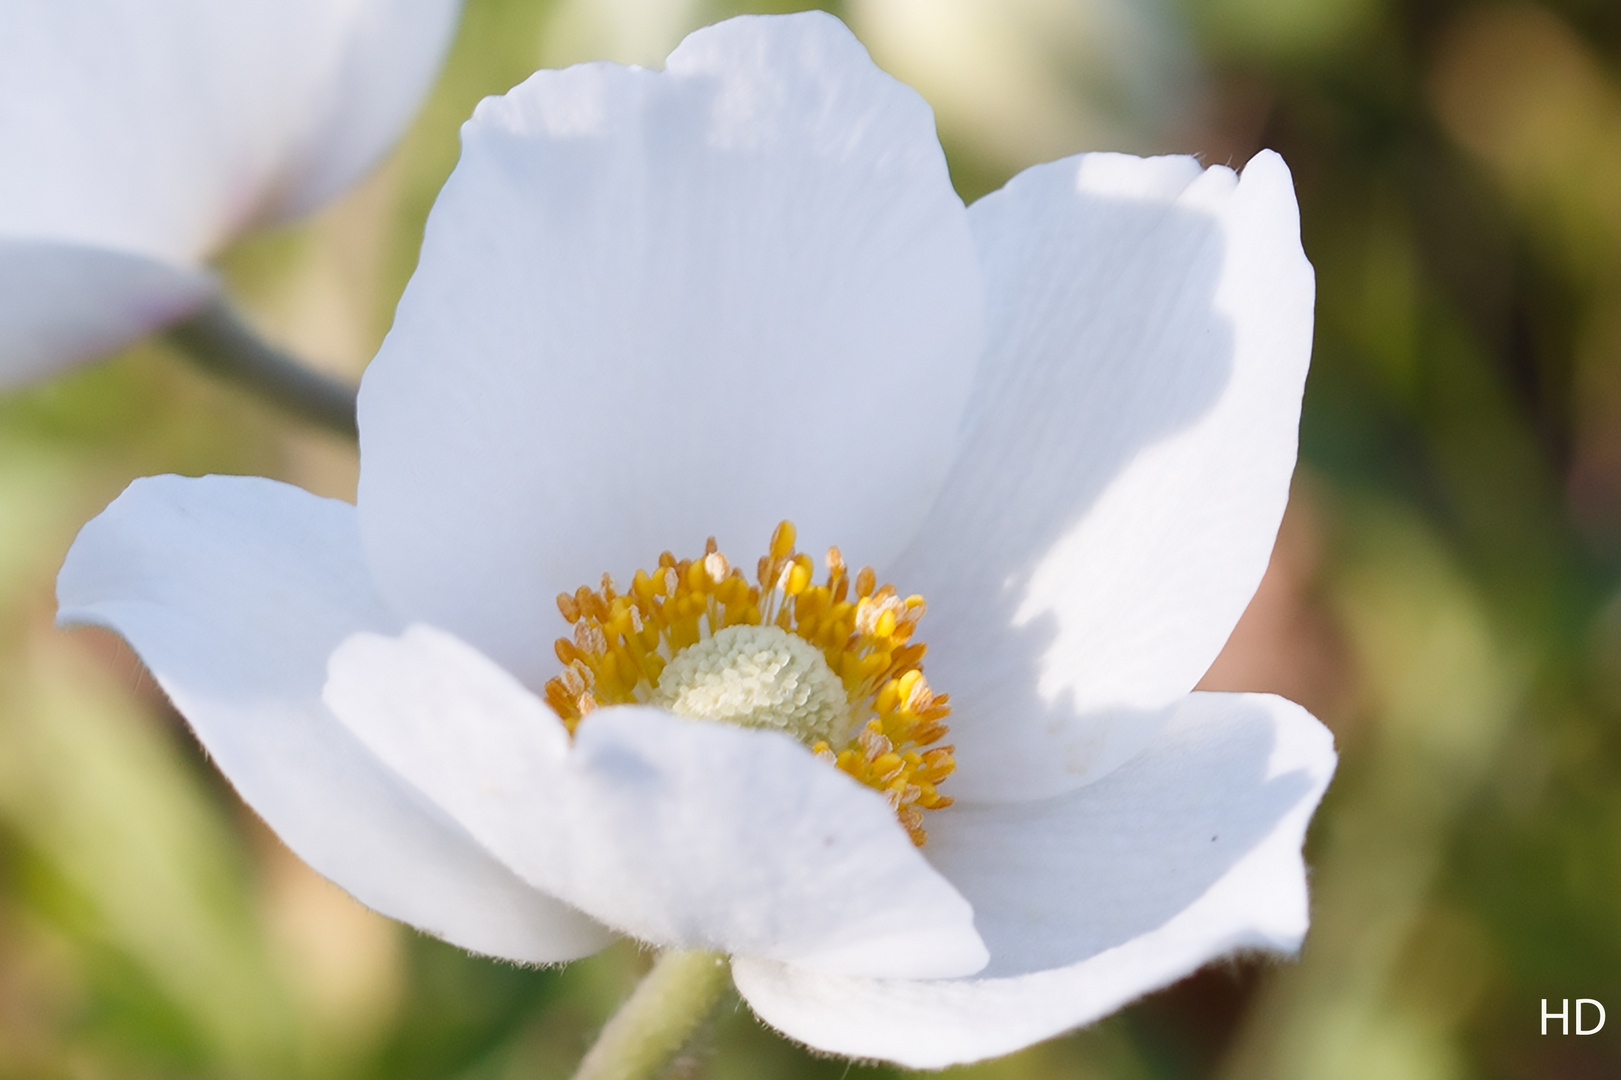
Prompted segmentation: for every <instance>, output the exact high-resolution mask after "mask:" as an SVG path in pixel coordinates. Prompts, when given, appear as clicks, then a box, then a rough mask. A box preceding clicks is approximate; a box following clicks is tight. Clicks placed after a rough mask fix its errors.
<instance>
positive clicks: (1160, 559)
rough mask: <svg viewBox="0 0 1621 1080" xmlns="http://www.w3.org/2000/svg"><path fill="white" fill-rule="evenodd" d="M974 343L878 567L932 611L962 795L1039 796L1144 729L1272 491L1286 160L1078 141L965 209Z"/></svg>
mask: <svg viewBox="0 0 1621 1080" xmlns="http://www.w3.org/2000/svg"><path fill="white" fill-rule="evenodd" d="M970 216H971V217H972V219H973V222H974V229H975V236H976V239H977V241H978V243H979V248H980V255H981V259H982V260H983V261H984V264H985V273H986V281H987V291H988V295H989V298H990V299H989V301H988V309H987V310H988V315H987V326H988V330H987V333H988V336H989V339H990V345H989V347H988V351H987V355H986V361H985V364H984V366H983V369H982V370H981V372H980V381H979V383H978V384H977V388H976V392H975V398H974V402H975V404H974V408H973V410H972V412H971V415H970V417H969V420H968V423H969V429H968V430H969V434H968V436H967V439H966V443H965V448H964V450H963V453H962V455H961V456H960V458H959V459H958V462H957V466H956V468H955V471H954V472H953V474H952V477H951V479H950V480H949V481H948V482H947V486H946V488H945V490H944V491H943V492H942V495H941V498H940V502H939V504H938V505H937V506H936V508H935V510H934V512H933V514H932V515H931V516H930V518H929V520H928V522H927V524H926V525H925V526H924V528H923V530H922V532H921V533H920V534H919V539H918V541H917V544H916V545H915V546H914V548H913V549H912V550H911V551H910V552H909V554H908V556H907V557H906V558H905V559H903V560H902V565H901V566H899V567H897V568H895V570H894V573H893V576H892V577H891V580H894V581H895V582H897V583H898V584H899V585H901V586H902V587H903V588H904V589H907V590H911V591H917V592H921V593H923V595H925V596H927V597H928V599H929V610H930V613H929V617H928V619H927V620H926V622H925V624H924V636H925V637H926V639H927V640H928V641H929V645H930V652H929V678H930V681H931V682H932V683H933V684H934V685H935V686H936V687H937V688H939V689H940V690H942V691H946V692H949V693H950V694H951V696H952V701H953V704H954V710H953V714H952V721H951V723H952V739H953V741H954V742H955V743H956V745H957V747H958V754H957V760H958V761H959V763H960V764H961V766H962V768H961V771H960V772H959V773H958V774H957V775H956V776H955V777H953V778H952V785H953V788H952V793H953V794H954V795H955V796H957V797H958V798H959V799H991V800H1000V799H1004V798H1043V797H1046V796H1049V795H1053V794H1056V793H1058V792H1061V791H1065V790H1069V789H1071V788H1073V787H1075V786H1078V785H1080V784H1083V783H1086V782H1088V781H1090V780H1092V779H1094V778H1096V777H1097V776H1100V775H1103V774H1105V773H1107V772H1108V771H1109V770H1110V769H1111V768H1113V767H1115V766H1116V765H1117V764H1119V763H1120V762H1121V761H1123V760H1126V759H1127V758H1129V757H1130V756H1131V755H1132V754H1133V753H1135V752H1137V751H1138V750H1139V749H1141V747H1142V746H1143V745H1145V744H1146V743H1147V741H1148V740H1149V739H1151V738H1152V737H1153V734H1154V732H1155V730H1156V729H1157V726H1158V724H1159V723H1160V722H1161V721H1162V720H1163V718H1164V709H1165V706H1167V705H1169V704H1171V703H1173V702H1175V701H1177V700H1179V699H1180V698H1181V697H1182V695H1184V694H1186V693H1187V692H1188V691H1189V690H1191V689H1192V688H1193V686H1194V685H1195V684H1196V683H1197V682H1198V680H1199V678H1200V676H1201V675H1203V673H1204V671H1205V669H1206V668H1208V667H1209V666H1210V663H1211V661H1212V660H1214V659H1215V656H1216V654H1217V652H1219V651H1220V649H1221V646H1222V644H1223V643H1224V642H1225V641H1226V639H1227V636H1228V634H1229V633H1230V632H1231V631H1232V627H1233V625H1234V624H1235V623H1236V622H1237V620H1238V617H1239V615H1240V614H1242V613H1243V610H1244V607H1245V605H1246V604H1247V603H1248V602H1249V599H1250V597H1251V595H1252V594H1253V593H1254V591H1255V587H1256V585H1257V584H1259V582H1260V579H1261V574H1262V572H1263V571H1264V570H1265V569H1266V563H1267V558H1268V555H1269V553H1270V552H1271V549H1272V542H1273V538H1274V536H1275V535H1276V532H1277V526H1278V522H1279V520H1280V519H1281V517H1282V514H1283V507H1284V503H1285V502H1286V500H1287V498H1288V491H1289V478H1290V475H1291V473H1292V471H1293V469H1294V461H1295V446H1296V432H1297V427H1298V421H1299V415H1300V396H1301V390H1302V386H1303V383H1304V379H1305V374H1306V364H1307V360H1308V358H1309V354H1310V350H1311V326H1312V297H1313V282H1312V272H1311V266H1310V264H1308V263H1307V262H1306V259H1305V256H1304V255H1303V254H1302V252H1301V249H1300V239H1299V225H1298V216H1297V211H1296V207H1295V199H1294V192H1293V188H1292V186H1291V182H1290V178H1289V173H1288V170H1287V169H1286V168H1285V167H1284V165H1283V162H1282V161H1281V160H1280V159H1279V158H1278V157H1277V156H1276V155H1275V154H1271V153H1263V154H1261V155H1259V156H1258V157H1256V158H1255V160H1254V161H1252V162H1250V164H1249V166H1248V167H1247V168H1246V169H1245V170H1244V174H1243V177H1242V179H1239V178H1237V177H1235V176H1234V175H1233V173H1232V172H1231V171H1230V170H1228V169H1225V168H1221V167H1216V168H1211V169H1208V170H1205V171H1204V172H1202V173H1201V172H1200V171H1199V167H1198V165H1197V163H1195V162H1194V161H1193V160H1192V159H1189V158H1158V159H1149V160H1143V159H1138V158H1129V157H1124V156H1121V155H1102V154H1091V155H1086V156H1083V157H1080V158H1072V159H1068V160H1065V161H1059V162H1054V163H1052V164H1049V165H1040V166H1037V167H1035V168H1033V169H1029V170H1027V171H1025V172H1024V173H1022V174H1020V175H1019V176H1017V177H1015V178H1014V180H1013V181H1012V182H1011V183H1010V184H1009V185H1008V186H1007V187H1006V188H1004V189H1003V190H1002V191H1000V192H998V193H996V194H994V195H991V196H988V197H986V198H985V199H983V200H981V201H980V202H978V203H976V204H974V206H973V208H972V209H971V210H970Z"/></svg>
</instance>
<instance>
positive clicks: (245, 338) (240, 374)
mask: <svg viewBox="0 0 1621 1080" xmlns="http://www.w3.org/2000/svg"><path fill="white" fill-rule="evenodd" d="M168 338H169V341H170V342H171V343H173V344H174V345H175V346H176V347H178V348H179V349H180V351H181V352H183V353H185V354H186V356H187V357H189V358H190V359H191V360H192V361H193V362H194V363H195V364H196V365H197V366H198V367H200V368H203V369H204V370H206V371H209V372H211V373H213V374H215V375H220V376H223V377H225V378H227V379H231V380H232V381H234V382H236V383H237V384H239V385H241V386H243V387H245V388H246V389H248V390H250V391H252V392H253V393H255V394H257V395H258V396H260V397H262V398H265V399H267V400H269V401H271V402H273V403H275V404H276V405H278V406H280V407H281V408H283V409H285V410H286V411H288V412H290V413H293V414H294V415H295V416H298V417H300V418H302V419H304V420H307V421H309V422H310V423H312V424H316V425H318V426H320V427H324V428H326V429H327V430H328V431H332V432H335V433H337V434H339V435H342V436H344V437H345V438H348V439H356V438H359V429H358V428H357V426H356V424H355V388H354V387H353V386H350V385H349V384H348V383H345V382H342V381H340V380H338V379H334V378H332V377H330V376H327V375H322V374H321V373H320V372H317V371H313V370H311V369H310V368H309V367H307V366H306V365H304V364H303V363H301V362H300V361H299V360H298V359H297V358H296V357H294V356H293V355H292V354H290V353H287V352H284V351H282V350H281V349H278V348H276V347H275V346H273V345H270V344H268V343H267V342H265V341H264V340H263V339H262V338H260V337H259V335H257V334H255V333H254V332H253V330H252V329H251V328H250V327H249V326H248V325H247V324H246V323H244V322H243V321H242V320H241V319H239V318H237V316H236V314H235V313H234V312H232V311H231V309H230V308H229V307H228V306H227V305H226V304H225V303H224V301H221V300H215V301H213V302H212V303H210V304H209V305H208V306H207V307H205V308H203V309H202V310H201V311H199V312H198V313H197V314H195V315H193V316H191V317H190V318H189V319H185V320H183V321H181V322H178V323H176V324H174V325H173V326H171V327H170V328H169V331H168Z"/></svg>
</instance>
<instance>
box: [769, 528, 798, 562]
mask: <svg viewBox="0 0 1621 1080" xmlns="http://www.w3.org/2000/svg"><path fill="white" fill-rule="evenodd" d="M796 538H797V534H796V532H795V530H794V523H793V522H791V521H784V522H782V523H780V524H779V525H778V526H777V527H776V528H775V529H774V530H772V533H771V547H770V549H769V550H770V552H771V558H772V559H773V560H775V559H786V558H787V557H788V556H790V555H792V554H793V553H794V540H795V539H796Z"/></svg>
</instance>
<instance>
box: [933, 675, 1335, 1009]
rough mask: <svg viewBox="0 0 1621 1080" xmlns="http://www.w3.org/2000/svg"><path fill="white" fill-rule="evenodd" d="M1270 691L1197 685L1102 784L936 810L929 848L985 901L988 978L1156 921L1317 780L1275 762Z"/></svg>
mask: <svg viewBox="0 0 1621 1080" xmlns="http://www.w3.org/2000/svg"><path fill="white" fill-rule="evenodd" d="M1268 700H1269V699H1265V698H1249V697H1240V696H1236V695H1197V696H1195V697H1193V698H1190V699H1188V703H1187V704H1186V705H1184V707H1183V708H1181V709H1179V710H1177V711H1176V715H1175V716H1174V717H1173V718H1172V719H1171V720H1170V722H1169V724H1168V726H1167V727H1166V728H1165V730H1164V731H1163V732H1162V734H1161V735H1160V737H1159V738H1158V739H1156V740H1155V742H1154V743H1153V744H1151V745H1150V746H1149V748H1148V749H1147V750H1146V751H1144V752H1143V753H1142V754H1140V755H1139V756H1138V757H1136V758H1134V759H1133V760H1132V761H1131V762H1129V763H1127V764H1126V765H1123V766H1121V767H1120V768H1119V769H1117V770H1115V771H1114V772H1113V773H1111V774H1109V775H1108V776H1106V777H1104V778H1103V779H1101V780H1099V781H1097V782H1096V783H1094V784H1090V785H1088V786H1086V787H1084V788H1081V789H1080V790H1078V791H1075V792H1072V793H1070V794H1067V795H1062V796H1059V797H1057V798H1053V799H1047V800H1043V801H1040V802H1023V803H1010V804H1003V805H999V806H963V807H957V808H954V809H952V810H951V811H947V812H944V813H941V814H939V815H937V818H938V821H937V822H931V827H930V841H929V847H928V849H927V850H928V854H929V856H930V859H931V861H933V862H934V864H935V865H936V866H937V867H938V868H939V869H940V871H941V872H942V873H943V874H945V876H946V877H947V879H948V880H950V881H951V882H952V884H954V885H955V886H956V887H957V889H958V890H959V891H960V892H961V893H962V894H963V895H964V896H966V897H967V898H968V900H969V902H970V903H972V904H973V906H974V915H975V918H974V924H975V928H976V929H978V930H979V932H980V936H981V937H983V938H984V940H985V943H986V945H987V946H988V947H989V948H990V951H991V962H990V965H989V966H988V967H987V968H986V969H985V971H984V972H982V973H981V975H980V977H981V978H995V977H1005V976H1011V975H1021V974H1026V973H1029V972H1034V971H1040V970H1045V969H1049V968H1058V967H1067V966H1069V965H1071V964H1075V963H1078V962H1080V961H1082V960H1086V959H1088V958H1089V957H1092V956H1095V955H1097V954H1098V953H1101V952H1103V951H1105V950H1107V949H1111V948H1114V947H1116V946H1119V945H1122V944H1124V943H1126V942H1128V941H1131V940H1132V939H1134V938H1137V937H1140V936H1142V935H1144V934H1147V933H1149V932H1151V931H1153V930H1157V929H1159V928H1160V927H1162V926H1163V925H1165V924H1166V923H1167V922H1169V921H1170V920H1171V919H1172V918H1173V917H1175V916H1176V915H1178V914H1179V913H1181V912H1183V911H1184V910H1186V909H1188V908H1189V907H1190V906H1191V905H1192V904H1193V903H1194V902H1195V901H1196V900H1198V899H1199V898H1200V897H1201V896H1204V895H1205V894H1206V893H1207V892H1209V891H1210V889H1211V888H1212V887H1213V886H1214V885H1215V884H1216V883H1217V882H1219V881H1221V880H1222V879H1223V878H1224V877H1225V876H1226V875H1227V874H1228V873H1229V872H1230V871H1231V870H1232V869H1233V868H1234V867H1235V866H1237V864H1238V863H1239V862H1241V861H1242V860H1243V859H1244V858H1245V857H1246V856H1247V855H1249V854H1250V853H1251V852H1252V851H1253V850H1255V848H1256V847H1257V846H1258V845H1260V844H1261V842H1262V841H1264V840H1265V839H1266V838H1267V837H1268V836H1270V835H1272V833H1273V832H1274V831H1275V830H1276V829H1277V827H1278V825H1279V823H1280V822H1281V821H1283V820H1284V818H1285V817H1286V816H1287V815H1288V814H1289V813H1290V812H1291V810H1294V809H1295V808H1296V807H1298V806H1299V805H1300V803H1301V800H1302V798H1303V797H1304V796H1305V795H1306V794H1307V793H1308V792H1309V791H1310V790H1311V789H1313V788H1314V787H1316V788H1319V789H1320V785H1321V784H1322V782H1323V778H1322V777H1319V776H1314V775H1313V774H1312V772H1311V771H1309V769H1308V768H1304V767H1293V768H1287V769H1284V770H1283V771H1277V769H1276V768H1275V766H1274V762H1275V760H1276V759H1277V758H1278V757H1280V756H1286V755H1280V753H1279V737H1278V732H1277V729H1276V726H1275V722H1274V720H1273V718H1272V716H1271V715H1269V710H1268V708H1267V706H1266V705H1265V704H1264V703H1265V702H1266V701H1268ZM1217 702H1220V703H1222V704H1223V705H1225V706H1226V708H1225V709H1223V710H1222V711H1220V712H1219V713H1215V712H1213V711H1212V709H1211V708H1210V706H1211V705H1212V704H1214V703H1217Z"/></svg>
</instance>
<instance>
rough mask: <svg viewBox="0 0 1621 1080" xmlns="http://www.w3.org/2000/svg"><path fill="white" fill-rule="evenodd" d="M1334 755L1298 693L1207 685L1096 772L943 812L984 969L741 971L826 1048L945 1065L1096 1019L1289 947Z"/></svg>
mask: <svg viewBox="0 0 1621 1080" xmlns="http://www.w3.org/2000/svg"><path fill="white" fill-rule="evenodd" d="M1333 770H1334V749H1333V744H1332V739H1331V737H1330V736H1329V734H1328V732H1327V731H1326V730H1324V728H1323V727H1322V726H1321V725H1320V724H1318V723H1317V722H1316V721H1315V720H1313V719H1312V718H1311V717H1310V716H1309V715H1307V714H1306V712H1305V711H1304V710H1302V709H1301V708H1300V707H1299V706H1297V705H1294V704H1292V703H1290V702H1287V701H1284V700H1283V699H1281V698H1274V697H1268V696H1262V695H1228V694H1194V695H1192V696H1191V697H1189V698H1188V699H1187V701H1186V702H1185V703H1184V704H1183V706H1182V707H1181V708H1179V709H1178V710H1177V711H1176V715H1175V716H1174V718H1173V719H1172V720H1171V721H1170V723H1169V724H1168V725H1167V726H1166V727H1165V728H1164V729H1163V730H1162V731H1161V733H1160V735H1159V737H1158V738H1157V739H1156V740H1155V742H1154V743H1153V744H1152V745H1151V746H1150V747H1149V748H1148V749H1147V750H1145V751H1144V752H1143V753H1142V754H1141V755H1139V756H1138V757H1137V758H1135V759H1134V760H1132V761H1131V762H1130V763H1129V764H1127V765H1125V766H1122V767H1121V768H1120V769H1117V770H1116V771H1115V772H1113V773H1111V774H1110V775H1109V776H1107V777H1105V778H1104V779H1102V780H1100V781H1098V782H1097V783H1095V784H1091V785H1089V786H1087V787H1085V788H1083V789H1081V790H1080V791H1076V792H1071V793H1069V794H1067V795H1063V796H1059V797H1058V798H1056V799H1052V800H1048V801H1045V802H1039V803H1029V802H1027V803H1018V804H1007V805H1003V806H999V807H980V808H971V809H970V808H964V807H956V808H953V810H950V811H943V812H941V813H939V814H937V815H935V818H933V819H931V824H930V827H929V836H930V840H929V849H930V852H931V855H932V857H933V858H934V860H935V862H936V863H937V864H938V865H939V866H940V867H941V869H942V870H944V871H945V872H946V874H947V875H948V876H950V877H951V879H952V880H953V881H954V882H955V883H956V884H957V885H958V886H959V887H960V888H961V889H962V890H963V893H964V895H966V896H967V897H968V898H969V899H970V900H971V901H972V902H973V904H974V909H975V922H976V924H977V925H978V927H979V929H980V932H981V933H982V934H983V935H984V937H985V941H986V943H987V944H988V945H989V946H990V948H991V955H992V959H991V965H990V966H989V967H988V968H987V969H986V972H985V973H984V974H983V975H981V976H979V977H976V978H972V979H958V980H949V981H937V982H913V981H902V980H876V979H852V978H841V977H836V976H830V975H826V974H821V973H815V972H807V971H802V970H798V969H795V968H794V967H792V966H789V965H785V964H778V963H773V962H768V961H762V960H756V959H744V958H739V959H737V960H735V961H734V963H733V974H734V977H735V979H736V981H737V987H738V990H739V991H740V992H741V993H742V994H743V996H744V997H745V998H747V999H748V1002H749V1004H750V1005H752V1006H753V1007H754V1010H755V1011H756V1012H757V1013H758V1014H759V1015H760V1017H761V1018H762V1019H764V1020H765V1021H766V1022H767V1023H768V1024H771V1025H772V1026H773V1027H776V1028H778V1029H780V1030H782V1031H783V1032H785V1033H787V1034H788V1035H790V1036H791V1037H793V1038H795V1039H799V1040H801V1041H803V1042H805V1043H808V1044H809V1045H811V1046H813V1047H815V1048H817V1049H819V1050H827V1051H830V1052H833V1053H837V1054H847V1055H850V1056H854V1057H873V1058H883V1059H884V1060H887V1061H895V1062H899V1063H901V1064H903V1065H907V1066H910V1067H913V1068H939V1067H942V1066H945V1065H952V1064H957V1063H960V1062H967V1061H976V1060H979V1059H981V1058H986V1057H993V1056H996V1055H998V1054H1005V1053H1009V1052H1011V1051H1013V1050H1017V1049H1019V1048H1020V1047H1023V1046H1028V1045H1030V1044H1031V1043H1033V1042H1038V1041H1040V1040H1041V1039H1045V1038H1048V1037H1050V1036H1053V1035H1056V1034H1059V1033H1060V1032H1063V1031H1067V1030H1068V1029H1070V1028H1073V1027H1077V1026H1079V1025H1081V1024H1086V1023H1090V1022H1091V1021H1093V1020H1096V1019H1098V1018H1099V1017H1102V1016H1104V1015H1106V1014H1108V1013H1110V1012H1112V1011H1114V1010H1115V1009H1117V1008H1119V1007H1120V1006H1121V1005H1123V1004H1125V1003H1126V1002H1128V1001H1130V1000H1131V999H1133V998H1135V997H1138V996H1140V995H1142V994H1145V993H1147V992H1149V991H1151V990H1154V989H1157V988H1158V987H1161V986H1164V985H1166V984H1168V983H1170V982H1173V981H1175V980H1176V979H1178V978H1181V977H1182V976H1184V975H1186V974H1188V973H1189V972H1191V971H1193V970H1194V969H1195V968H1197V967H1199V966H1200V965H1201V964H1204V963H1205V962H1206V961H1208V960H1211V959H1213V958H1215V957H1218V956H1221V955H1223V954H1226V953H1229V952H1232V951H1233V950H1235V949H1241V948H1255V947H1259V948H1266V949H1278V950H1288V951H1292V950H1294V949H1296V948H1298V946H1299V943H1300V939H1301V937H1302V936H1303V935H1304V933H1305V931H1306V924H1307V903H1306V877H1305V866H1304V865H1303V863H1302V861H1301V858H1300V845H1301V841H1302V839H1303V838H1304V836H1305V831H1306V824H1307V822H1308V821H1309V820H1310V818H1311V813H1312V810H1313V808H1314V807H1315V806H1316V805H1317V801H1318V800H1319V799H1320V798H1321V797H1322V794H1323V790H1324V788H1325V787H1326V786H1327V784H1328V780H1329V777H1330V775H1331V774H1332V773H1333Z"/></svg>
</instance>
